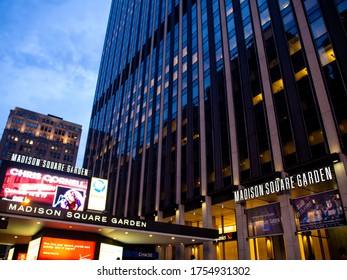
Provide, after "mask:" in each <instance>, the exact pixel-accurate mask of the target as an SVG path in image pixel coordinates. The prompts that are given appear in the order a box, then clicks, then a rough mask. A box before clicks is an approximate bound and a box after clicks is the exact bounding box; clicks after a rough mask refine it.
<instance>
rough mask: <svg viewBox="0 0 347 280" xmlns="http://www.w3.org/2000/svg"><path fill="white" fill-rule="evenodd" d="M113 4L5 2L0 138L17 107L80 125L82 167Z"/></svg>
mask: <svg viewBox="0 0 347 280" xmlns="http://www.w3.org/2000/svg"><path fill="white" fill-rule="evenodd" d="M110 2H111V0H99V1H95V0H66V1H64V0H59V1H58V0H56V1H55V0H50V1H45V0H30V1H28V0H16V1H11V0H3V1H1V3H0V10H1V11H2V12H0V18H2V19H0V37H1V38H3V40H2V44H0V95H1V97H2V102H1V103H0V104H1V105H0V129H1V133H2V129H3V127H4V126H5V123H6V120H7V117H8V114H9V112H10V110H11V109H13V108H14V107H22V108H25V109H28V110H32V111H37V112H39V113H42V114H52V115H56V116H59V117H62V118H63V119H64V120H67V121H71V122H75V123H78V124H81V125H82V126H83V134H82V140H81V146H80V149H79V154H80V157H79V162H78V165H79V166H80V165H81V163H82V158H81V156H82V155H83V154H84V149H85V141H86V137H87V130H88V126H89V119H90V115H91V107H92V102H93V96H94V93H95V87H96V80H97V75H98V70H99V64H100V58H101V54H102V46H103V42H104V35H105V31H106V27H107V20H108V13H109V9H110ZM4 11H6V14H5V13H4ZM82 143H83V144H82Z"/></svg>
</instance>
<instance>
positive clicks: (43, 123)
mask: <svg viewBox="0 0 347 280" xmlns="http://www.w3.org/2000/svg"><path fill="white" fill-rule="evenodd" d="M81 133H82V126H81V125H79V124H76V123H73V122H69V121H65V120H63V119H62V118H60V117H57V116H53V115H50V114H48V115H44V114H41V113H37V112H33V111H30V110H26V109H23V108H19V107H16V108H14V109H13V110H11V111H10V114H9V117H8V120H7V123H6V127H5V129H4V132H3V135H2V139H1V142H0V151H1V156H0V159H8V157H9V155H11V154H16V155H21V156H25V157H27V158H30V157H31V158H38V159H43V160H47V161H53V162H58V163H63V164H68V165H71V166H75V164H76V161H77V155H78V147H79V144H80V139H81Z"/></svg>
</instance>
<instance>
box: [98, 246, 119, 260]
mask: <svg viewBox="0 0 347 280" xmlns="http://www.w3.org/2000/svg"><path fill="white" fill-rule="evenodd" d="M122 258H123V247H121V246H116V245H111V244H106V243H101V244H100V252H99V260H121V259H122Z"/></svg>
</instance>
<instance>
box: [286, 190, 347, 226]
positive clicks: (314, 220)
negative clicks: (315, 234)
mask: <svg viewBox="0 0 347 280" xmlns="http://www.w3.org/2000/svg"><path fill="white" fill-rule="evenodd" d="M292 205H293V208H294V212H295V218H296V226H297V231H308V230H314V229H322V228H331V227H337V226H344V225H346V217H345V214H344V211H343V206H342V201H341V197H340V194H339V192H338V190H332V191H327V192H321V193H317V194H313V195H308V196H303V197H298V198H295V199H293V200H292Z"/></svg>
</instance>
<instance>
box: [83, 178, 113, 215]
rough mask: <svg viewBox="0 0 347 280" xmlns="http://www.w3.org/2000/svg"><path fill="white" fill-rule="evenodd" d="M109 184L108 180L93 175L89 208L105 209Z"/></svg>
mask: <svg viewBox="0 0 347 280" xmlns="http://www.w3.org/2000/svg"><path fill="white" fill-rule="evenodd" d="M107 186H108V180H105V179H100V178H96V177H92V181H91V183H90V191H89V199H88V210H96V211H104V210H105V207H106V198H107Z"/></svg>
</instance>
